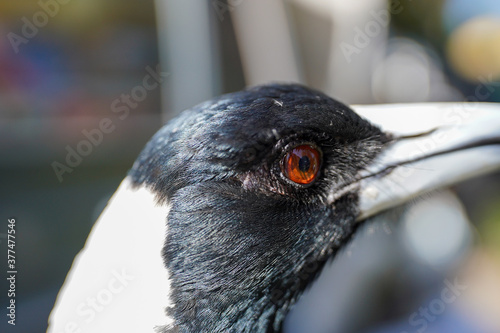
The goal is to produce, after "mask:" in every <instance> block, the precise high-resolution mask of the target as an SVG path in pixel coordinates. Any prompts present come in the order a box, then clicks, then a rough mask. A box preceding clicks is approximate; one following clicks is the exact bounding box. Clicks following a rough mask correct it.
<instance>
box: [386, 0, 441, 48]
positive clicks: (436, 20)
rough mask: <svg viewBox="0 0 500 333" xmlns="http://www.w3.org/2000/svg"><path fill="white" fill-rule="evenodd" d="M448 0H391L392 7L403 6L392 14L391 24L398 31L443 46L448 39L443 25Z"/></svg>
mask: <svg viewBox="0 0 500 333" xmlns="http://www.w3.org/2000/svg"><path fill="white" fill-rule="evenodd" d="M445 2H446V0H418V1H412V0H389V3H390V6H393V7H392V8H402V11H401V13H399V14H396V15H392V18H391V25H392V26H393V29H395V31H396V33H398V32H402V33H405V34H410V35H415V37H417V36H418V37H420V38H421V39H424V40H426V41H427V42H429V43H431V44H432V45H433V46H434V47H436V48H438V49H439V48H441V47H442V45H443V42H444V41H445V39H446V36H445V34H444V30H443V27H442V21H441V18H442V10H443V6H444V3H445Z"/></svg>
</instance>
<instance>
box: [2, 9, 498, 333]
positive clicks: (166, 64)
mask: <svg viewBox="0 0 500 333" xmlns="http://www.w3.org/2000/svg"><path fill="white" fill-rule="evenodd" d="M0 36H1V38H0V177H1V179H2V181H1V188H0V211H1V215H2V222H1V225H0V250H1V253H7V242H6V233H7V219H8V218H10V217H15V218H16V221H17V222H16V227H17V244H16V255H17V258H16V260H17V266H18V275H17V297H16V300H17V305H18V307H17V318H16V319H17V320H16V326H15V327H12V326H10V325H7V323H6V321H7V320H6V317H5V315H4V314H2V318H3V319H2V320H1V322H0V331H1V332H11V331H12V332H44V331H45V330H46V328H47V317H48V315H49V313H50V310H51V308H52V306H53V304H54V301H55V298H56V295H57V292H58V290H59V288H60V287H61V285H62V283H63V281H64V278H65V276H66V273H67V272H68V270H69V268H70V266H71V263H72V260H73V258H74V256H75V255H76V253H77V252H78V251H79V250H80V249H81V248H82V246H83V245H84V242H85V240H86V238H87V235H88V233H89V231H90V229H91V227H92V225H93V223H94V221H95V220H96V218H97V217H98V215H99V214H100V212H101V210H102V209H103V207H104V206H105V204H106V202H107V200H108V199H109V197H110V196H111V195H112V193H113V192H114V191H115V189H116V188H117V186H118V184H119V183H120V181H121V180H122V179H123V178H124V176H125V175H126V172H127V170H128V169H129V168H130V167H131V165H132V163H133V161H134V160H135V158H136V156H137V154H138V153H139V152H140V150H141V149H142V147H143V146H144V144H145V143H146V142H147V140H148V139H149V138H150V137H151V136H152V134H153V133H155V132H156V130H158V129H159V128H160V127H161V126H162V124H163V123H164V122H165V121H167V120H168V119H170V118H171V117H173V116H174V115H176V114H177V113H178V112H180V111H182V110H183V109H185V108H188V107H190V106H193V105H194V104H196V103H199V102H201V101H204V100H206V99H208V98H211V97H213V96H216V95H219V94H221V93H226V92H232V91H236V90H240V89H242V88H244V87H246V86H250V85H255V84H260V83H266V82H270V81H273V82H275V81H285V82H300V83H303V84H306V85H308V86H310V87H313V88H316V89H319V90H322V91H324V92H325V93H327V94H328V95H330V96H332V97H335V98H337V99H339V100H341V101H343V102H345V103H348V104H374V103H400V102H446V101H455V102H463V101H478V102H495V103H496V102H500V2H498V1H496V0H476V1H473V2H472V1H468V0H419V1H412V0H393V1H387V0H357V1H344V0H283V1H279V0H277V1H265V0H251V1H250V0H210V1H199V0H189V1H186V0H185V1H167V0H157V1H153V0H143V1H133V0H126V1H123V0H120V1H119V0H108V1H97V0H72V1H68V0H38V1H35V0H23V1H10V2H8V1H3V2H1V3H0ZM96 133H100V135H99V134H96ZM79 152H80V153H79ZM75 155H77V156H75ZM499 184H500V174H498V173H497V174H493V175H489V176H487V177H481V178H479V179H474V180H471V181H467V182H466V183H464V184H460V185H458V186H456V187H455V188H453V189H452V190H453V193H455V194H457V195H458V197H459V198H460V199H461V203H462V204H463V206H461V204H459V203H455V202H454V201H453V200H454V199H450V198H448V197H446V196H445V197H444V198H441V199H442V200H444V201H445V203H447V204H450V205H451V206H450V207H453V208H452V209H451V210H454V211H459V212H460V214H459V215H460V218H456V219H457V221H458V222H456V223H451V224H446V225H444V226H443V225H442V224H441V229H439V228H440V227H439V225H438V226H437V227H436V226H435V225H434V224H432V223H431V227H432V226H434V227H435V228H437V229H438V231H440V235H441V237H437V238H436V240H435V242H437V243H443V242H445V241H446V240H448V241H450V242H455V243H453V244H455V245H454V246H451V245H450V247H448V248H447V249H448V251H449V252H450V253H447V254H446V255H447V256H444V257H439V258H441V259H442V258H444V259H442V260H441V261H438V262H437V263H436V260H433V258H434V259H435V257H436V256H439V254H436V255H434V253H433V252H430V254H429V253H427V257H425V258H423V259H422V258H421V253H419V252H418V251H415V249H414V248H412V247H411V246H408V244H409V243H412V237H413V236H412V235H413V234H412V232H411V230H412V228H411V226H412V225H413V224H412V222H411V221H410V222H408V224H406V225H403V226H401V225H400V224H396V223H394V224H391V221H389V220H390V219H389V220H388V222H387V224H384V227H383V228H381V229H380V228H379V229H380V230H381V231H380V230H379V231H380V237H379V238H377V237H378V236H377V237H372V240H373V239H375V240H376V239H378V241H377V242H378V244H379V245H380V243H384V244H388V243H393V244H395V245H394V247H389V248H387V247H384V248H383V249H381V250H380V251H375V250H373V249H374V248H375V247H377V245H373V247H370V250H369V251H368V252H362V251H361V250H360V251H361V252H360V253H364V254H363V256H362V257H363V258H365V261H367V262H371V263H372V264H371V266H370V264H366V263H365V264H360V265H361V266H363V265H365V266H363V267H365V268H363V269H353V268H351V269H352V271H354V272H356V274H361V275H363V276H364V277H365V280H370V281H371V282H369V283H374V282H373V281H375V280H376V281H377V284H376V285H375V288H370V290H376V291H377V293H376V295H372V294H370V293H363V294H362V295H360V294H359V290H360V288H357V291H358V292H357V294H351V297H350V298H354V296H355V295H357V296H356V297H357V300H358V301H357V302H354V303H353V304H351V308H353V309H354V310H352V311H347V312H346V315H345V316H343V318H337V317H338V315H337V316H334V315H332V316H331V318H333V319H332V320H331V321H335V320H336V322H334V323H333V324H331V325H333V326H332V327H336V328H337V329H336V330H334V331H337V332H403V331H406V332H416V331H417V329H419V328H423V324H420V325H409V326H408V324H409V319H408V318H409V315H410V314H411V313H413V312H414V311H417V310H418V309H419V305H420V304H426V302H428V301H429V300H432V299H433V297H435V295H437V294H439V292H440V291H441V290H442V289H443V288H444V287H446V285H445V284H443V281H444V279H446V277H447V276H449V275H450V274H451V278H450V281H453V276H455V275H454V274H459V273H458V272H466V273H467V274H469V273H470V274H472V275H473V276H472V277H471V281H480V282H477V283H476V284H478V285H481V286H483V288H485V289H484V290H486V291H487V292H485V294H489V298H488V297H486V299H487V301H488V302H490V301H491V300H492V299H496V300H499V299H500V291H499V288H498V287H499V286H500V273H499V272H500V204H499V203H500V186H499ZM450 195H451V194H450ZM451 196H452V197H454V196H453V195H451ZM450 200H451V201H453V202H452V203H450V202H451V201H450ZM456 205H459V206H456ZM457 207H458V208H457ZM426 209H427V210H426ZM429 209H431V211H432V208H428V207H427V208H423V211H424V212H427V213H428V212H429ZM462 210H463V211H462ZM417 215H418V214H417ZM424 215H425V214H424ZM426 216H427V217H426V221H429V220H432V218H431V217H432V216H438V215H436V214H433V213H432V214H429V213H428V214H427V215H426ZM429 216H431V217H429ZM441 219H442V218H441ZM464 226H465V227H464ZM428 227H429V226H428ZM387 230H390V231H391V232H388V231H387ZM457 230H458V231H457ZM420 231H421V230H420ZM369 233H371V234H373V233H375V234H377V232H371V231H370V232H369ZM387 237H389V238H391V239H392V240H391V241H388V240H387V239H386V238H387ZM401 240H406V241H404V242H402V241H401ZM377 242H375V243H377ZM405 244H406V245H405ZM423 246H424V247H426V248H429V246H428V244H427V243H425V244H424V245H423ZM402 248H404V249H405V250H404V251H403V252H404V253H406V255H405V256H403V257H399V258H398V259H394V260H393V262H394V263H393V264H391V265H382V264H381V261H380V260H382V261H384V262H387V261H389V260H390V258H389V257H388V256H387V252H393V251H394V249H402ZM431 248H432V247H431ZM450 249H451V250H450ZM436 251H439V250H436ZM382 254H383V255H382ZM366 255H369V256H373V258H372V257H369V258H366ZM377 255H378V256H379V257H378V258H379V259H377ZM419 256H420V257H419ZM2 258H4V256H3V255H2ZM380 258H382V259H380ZM384 258H385V259H384ZM419 258H420V259H419ZM377 260H379V261H377ZM353 261H355V260H351V264H352V262H353ZM358 261H359V260H358ZM377 262H378V263H379V264H373V263H377ZM478 262H480V263H481V265H479V266H478V265H477V263H478ZM0 265H1V266H0V267H2V273H1V274H0V276H2V277H3V276H4V274H5V272H6V270H7V269H6V268H5V265H6V260H4V259H2V262H1V264H0ZM349 265H350V264H347V266H349ZM372 266H373V267H372ZM367 267H368V268H367ZM470 267H473V269H471V268H470ZM346 269H347V268H346ZM395 272H397V274H396V273H395ZM460 274H461V273H460ZM470 274H469V275H470ZM372 275H373V276H377V277H378V278H377V279H374V278H372V279H370V276H372ZM409 276H410V277H411V278H408V277H409ZM486 277H487V278H486ZM356 281H358V280H356ZM345 283H346V284H349V279H348V281H347V282H345ZM359 283H360V284H361V283H362V282H361V281H359ZM366 283H368V282H366ZM0 288H1V290H2V291H1V292H0V294H1V304H0V305H1V308H2V309H5V307H6V306H7V302H8V300H7V298H6V290H7V289H8V286H7V284H6V279H5V278H2V279H1V282H0ZM495 288H496V289H495ZM343 289H344V290H350V289H349V288H347V287H346V288H343ZM365 289H366V288H365ZM365 289H362V290H365ZM353 292H354V291H353ZM370 295H372V296H373V297H372V298H370V297H371V296H370ZM405 297H406V298H405ZM478 297H479V296H478ZM375 300H377V302H375ZM373 302H375V303H373ZM475 302H476V303H477V302H480V303H481V302H482V303H481V304H483V305H477V304H476V303H475ZM459 303H465V305H463V306H462V305H460V304H459ZM363 304H364V306H360V305H363ZM367 304H376V306H367ZM390 304H392V305H390ZM394 304H396V305H394ZM431 304H432V303H431ZM467 304H468V305H467ZM471 304H474V305H473V306H472V305H471ZM336 306H338V307H342V306H343V305H342V304H337V305H336ZM468 306H471V307H472V308H475V309H482V307H481V306H484V302H483V300H482V299H481V298H480V297H479V299H477V297H476V298H474V299H473V300H472V299H471V300H469V299H466V298H465V297H463V298H461V299H460V302H456V304H455V303H453V304H452V306H451V307H452V308H455V307H456V308H457V310H456V311H455V310H453V309H450V307H448V308H447V310H446V315H441V316H436V318H437V317H439V318H438V319H436V320H428V324H429V327H427V326H426V327H425V330H426V331H428V332H448V331H450V332H451V331H453V332H489V331H488V330H491V332H498V331H495V329H496V328H492V327H495V326H494V325H495V324H491V325H490V324H489V323H488V324H487V325H486V324H485V325H484V326H481V325H482V324H477V323H476V322H475V321H474V319H470V320H466V319H463V317H462V316H458V315H457V313H460V311H463V310H460V308H461V309H468ZM344 308H345V307H344ZM374 308H375V309H376V311H374V310H373V309H374ZM486 308H487V309H488V311H490V312H491V315H488V316H487V317H488V318H490V317H495V314H498V315H500V306H499V305H498V302H496V303H495V302H494V301H491V302H490V303H488V305H487V306H486ZM337 310H338V309H336V308H328V307H326V306H325V307H323V308H322V309H321V311H316V310H314V309H312V310H311V312H312V314H310V315H309V317H307V315H305V317H300V316H298V317H293V318H296V319H293V318H292V319H290V320H289V324H288V325H289V327H290V330H291V331H294V330H295V331H296V332H304V331H307V328H300V327H301V326H300V323H306V322H307V318H314V316H315V315H316V316H318V315H319V314H321V315H322V316H323V317H322V318H324V317H325V316H328V311H330V312H332V313H337V314H338V313H344V312H340V311H337ZM448 310H449V311H448ZM3 311H5V310H3ZM3 311H2V313H3ZM325 311H326V312H325ZM478 311H479V312H482V310H478ZM488 311H485V312H488ZM499 317H500V316H499ZM297 318H298V319H297ZM457 318H460V319H457ZM474 318H475V317H474ZM490 319H491V318H490ZM446 320H448V321H450V322H451V323H452V324H454V325H458V326H456V327H460V328H463V327H468V326H467V325H470V327H471V330H463V331H459V330H458V329H456V330H453V329H451V330H450V329H448V328H449V327H454V326H438V328H432V327H431V325H430V324H432V323H438V322H439V323H440V325H444V324H443V323H442V322H443V321H446ZM485 320H489V319H485ZM462 321H466V322H467V325H465V324H463V322H462ZM493 321H494V320H493ZM481 322H482V323H483V322H484V321H481ZM457 323H459V324H457ZM496 324H498V318H497V322H496ZM335 325H336V326H335ZM405 325H406V326H405ZM308 327H309V328H310V326H308ZM339 327H341V328H342V329H340V328H339ZM439 327H441V328H439ZM443 327H444V328H443ZM497 327H498V326H497ZM498 330H500V328H498ZM309 331H311V332H313V331H315V329H312V330H309ZM316 331H317V332H320V331H321V332H323V331H324V332H328V329H327V328H322V329H320V328H317V329H316Z"/></svg>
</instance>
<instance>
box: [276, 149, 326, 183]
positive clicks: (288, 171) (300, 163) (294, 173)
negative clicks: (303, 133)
mask: <svg viewBox="0 0 500 333" xmlns="http://www.w3.org/2000/svg"><path fill="white" fill-rule="evenodd" d="M320 166H321V155H320V152H319V151H318V150H317V149H316V148H314V147H312V146H310V145H301V146H297V147H295V148H293V149H292V150H290V151H289V152H288V153H287V154H286V155H285V157H284V160H283V169H284V170H283V171H284V174H285V176H286V177H287V178H288V179H290V180H291V181H292V182H295V183H297V184H302V185H307V184H310V183H312V182H313V181H314V179H316V177H317V176H318V172H319V168H320Z"/></svg>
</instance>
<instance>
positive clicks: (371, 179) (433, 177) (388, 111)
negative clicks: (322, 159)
mask: <svg viewBox="0 0 500 333" xmlns="http://www.w3.org/2000/svg"><path fill="white" fill-rule="evenodd" d="M353 108H354V110H355V111H356V112H357V113H358V114H359V115H361V116H362V117H364V118H366V119H368V120H369V121H370V122H372V123H373V124H376V125H378V126H379V127H380V128H381V129H382V130H383V131H384V132H386V133H389V134H390V135H391V136H392V140H391V141H390V142H389V143H388V144H387V146H386V147H385V148H384V149H383V151H382V153H381V154H380V155H379V156H378V157H377V158H376V159H375V160H374V161H373V163H371V165H370V166H369V167H368V168H367V169H366V170H363V171H362V173H361V174H360V175H359V178H358V179H359V180H358V181H357V182H356V184H353V185H355V186H356V187H357V188H358V189H359V191H360V192H359V193H360V203H359V207H360V215H359V217H358V220H360V221H361V220H364V219H366V218H368V217H370V216H373V215H375V214H377V213H379V212H381V211H383V210H386V209H389V208H392V207H395V206H398V205H400V204H403V203H404V202H407V201H408V200H410V199H412V198H415V197H417V196H420V195H422V194H424V193H426V192H429V191H433V190H436V189H439V188H443V187H447V186H450V185H452V184H455V183H457V182H460V181H463V180H465V179H468V178H471V177H474V176H478V175H481V174H486V173H489V172H492V171H494V170H498V169H500V106H499V105H496V104H488V103H434V104H399V105H398V104H393V105H371V106H355V107H353Z"/></svg>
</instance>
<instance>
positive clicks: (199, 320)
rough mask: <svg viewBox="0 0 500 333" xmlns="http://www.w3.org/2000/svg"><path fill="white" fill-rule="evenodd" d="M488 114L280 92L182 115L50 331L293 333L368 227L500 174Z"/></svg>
mask: <svg viewBox="0 0 500 333" xmlns="http://www.w3.org/2000/svg"><path fill="white" fill-rule="evenodd" d="M476 109H477V106H475V105H474V104H448V105H447V104H443V105H440V104H437V105H436V104H432V105H425V104H416V105H394V106H382V107H381V106H372V107H358V108H357V113H356V112H354V111H353V110H352V109H350V108H349V107H347V106H346V105H344V104H342V103H340V102H337V101H335V100H333V99H332V98H330V97H328V96H326V95H324V94H323V93H321V92H318V91H315V90H312V89H309V88H306V87H304V86H300V85H295V84H288V85H281V84H271V85H265V86H258V87H254V88H250V89H247V90H243V91H241V92H236V93H232V94H227V95H223V96H221V97H218V98H215V99H213V100H210V101H208V102H205V103H202V104H200V105H198V106H195V107H193V108H191V109H189V110H186V111H184V112H183V113H181V114H180V115H179V116H178V117H177V118H175V119H173V120H172V121H170V122H169V123H168V124H167V125H165V126H164V127H163V128H162V129H160V130H159V131H158V133H157V134H156V135H154V137H153V138H152V139H151V141H150V142H149V143H148V144H147V145H146V147H145V148H144V150H143V151H142V153H141V154H140V155H139V157H138V159H137V160H136V162H135V163H134V165H133V167H132V169H131V170H130V172H129V174H128V175H127V177H126V178H125V180H124V181H123V182H122V184H121V185H120V187H119V188H118V190H117V192H116V193H115V195H114V196H113V197H112V199H111V200H110V202H109V204H108V206H107V208H106V209H105V210H104V212H103V213H102V215H101V217H100V218H99V220H98V221H97V223H96V225H95V226H94V228H93V230H92V232H91V234H90V236H89V239H88V240H87V243H86V245H85V248H84V249H83V250H82V251H81V253H80V254H79V255H78V256H77V258H76V259H75V261H74V263H73V267H72V269H71V271H70V273H69V274H68V277H67V279H66V282H65V285H64V286H63V288H62V289H61V292H60V294H59V296H58V300H57V302H56V305H55V307H54V310H53V312H52V314H51V317H50V325H49V331H50V332H55V333H60V332H164V333H165V332H280V331H281V330H282V323H283V321H284V318H285V316H286V315H287V313H288V312H289V310H290V309H291V307H292V306H293V305H294V303H295V302H296V301H297V300H298V298H299V297H300V295H301V294H302V292H303V291H304V290H305V288H306V287H307V286H308V285H309V284H311V283H312V282H313V281H314V280H315V278H316V277H317V275H318V274H319V272H320V271H321V269H322V267H323V266H324V264H325V262H326V261H327V260H329V259H331V258H333V257H334V256H335V254H336V253H337V252H338V251H339V249H341V248H342V247H343V246H344V245H345V244H346V243H347V242H348V241H349V239H350V238H351V237H352V235H353V234H354V233H355V231H356V229H357V227H358V226H359V225H360V224H361V222H362V221H365V220H366V219H368V218H370V217H371V216H374V215H376V214H378V213H380V212H381V211H383V210H386V209H390V208H392V207H395V206H397V205H400V204H402V203H404V202H406V201H408V200H409V199H411V198H414V197H416V196H419V195H421V194H423V193H425V192H428V191H432V190H434V189H436V188H438V187H442V186H447V185H450V184H452V183H455V182H457V181H460V180H462V179H465V178H467V177H471V176H474V175H477V174H479V173H484V172H488V171H492V170H493V169H495V168H498V167H499V166H500V122H499V121H498V120H499V119H500V113H499V111H500V110H494V109H495V107H493V106H489V107H488V106H486V107H481V108H480V110H476ZM495 111H496V112H495ZM368 119H370V120H368Z"/></svg>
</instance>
